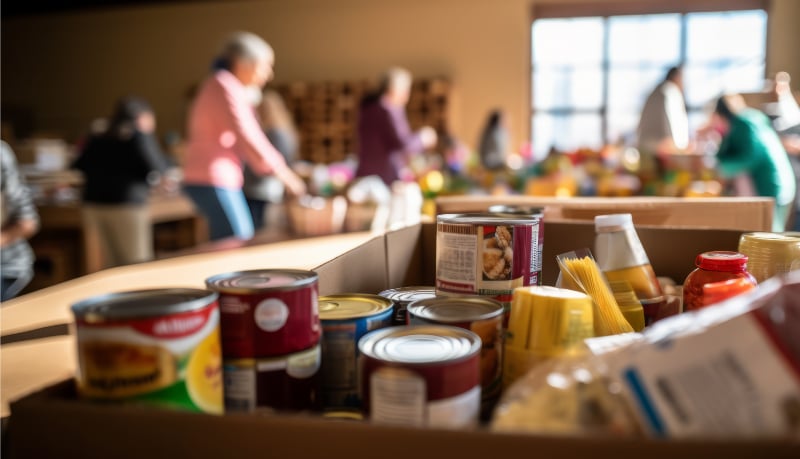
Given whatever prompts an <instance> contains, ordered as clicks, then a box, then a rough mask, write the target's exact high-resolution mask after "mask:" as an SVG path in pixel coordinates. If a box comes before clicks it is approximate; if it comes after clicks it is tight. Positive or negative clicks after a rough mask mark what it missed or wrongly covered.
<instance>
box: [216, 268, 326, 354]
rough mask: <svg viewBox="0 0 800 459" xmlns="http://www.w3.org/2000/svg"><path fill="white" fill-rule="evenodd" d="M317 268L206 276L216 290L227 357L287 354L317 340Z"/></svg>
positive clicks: (311, 344) (318, 337)
mask: <svg viewBox="0 0 800 459" xmlns="http://www.w3.org/2000/svg"><path fill="white" fill-rule="evenodd" d="M318 277H319V276H318V275H317V273H315V272H313V271H301V270H290V269H263V270H255V271H241V272H232V273H226V274H219V275H216V276H213V277H210V278H208V279H206V285H207V286H208V288H209V289H211V290H215V291H217V292H219V304H220V316H221V335H222V354H223V357H224V358H225V359H252V358H262V357H273V356H285V355H288V354H291V353H294V352H299V351H302V350H305V349H309V348H312V347H314V346H316V345H317V344H318V343H319V340H320V335H321V328H320V323H319V309H318V306H317V297H318V293H317V281H318Z"/></svg>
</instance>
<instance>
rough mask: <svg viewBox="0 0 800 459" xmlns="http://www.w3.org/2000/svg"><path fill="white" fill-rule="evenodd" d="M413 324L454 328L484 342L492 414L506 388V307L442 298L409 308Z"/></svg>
mask: <svg viewBox="0 0 800 459" xmlns="http://www.w3.org/2000/svg"><path fill="white" fill-rule="evenodd" d="M408 317H409V324H411V325H425V324H440V325H451V326H454V327H459V328H463V329H466V330H470V331H472V332H474V333H475V334H476V335H478V336H479V337H480V338H481V343H482V344H481V388H482V394H483V412H484V413H486V414H490V412H491V408H492V405H493V404H494V402H495V401H496V400H497V398H498V397H499V396H500V390H501V388H502V368H503V366H502V358H503V305H502V304H500V302H499V301H495V300H492V299H489V298H482V297H446V298H445V297H438V298H430V299H424V300H418V301H415V302H413V303H411V304H410V305H408Z"/></svg>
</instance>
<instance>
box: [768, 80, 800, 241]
mask: <svg viewBox="0 0 800 459" xmlns="http://www.w3.org/2000/svg"><path fill="white" fill-rule="evenodd" d="M791 81H792V78H791V76H790V75H789V74H788V73H786V72H778V73H777V74H775V85H774V87H773V95H774V96H775V102H774V103H771V104H768V105H767V106H766V107H765V110H764V111H765V113H767V114H768V115H769V116H770V117H771V118H772V125H773V126H774V127H775V130H776V131H777V132H778V135H779V136H780V138H781V141H782V142H783V147H784V148H785V149H786V153H788V154H789V160H790V162H791V163H792V168H793V169H794V176H795V183H797V184H798V185H800V106H798V103H797V98H796V97H795V95H794V93H793V92H792V88H791V86H790V82H791ZM792 218H793V219H794V222H793V223H792V224H791V225H790V227H791V229H792V230H794V231H800V195H798V196H797V197H796V198H795V205H794V211H793V212H792Z"/></svg>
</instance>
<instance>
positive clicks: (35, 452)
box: [5, 223, 800, 459]
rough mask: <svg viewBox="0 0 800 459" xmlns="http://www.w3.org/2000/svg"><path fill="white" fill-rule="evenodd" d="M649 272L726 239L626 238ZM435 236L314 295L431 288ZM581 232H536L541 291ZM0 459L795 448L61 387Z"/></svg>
mask: <svg viewBox="0 0 800 459" xmlns="http://www.w3.org/2000/svg"><path fill="white" fill-rule="evenodd" d="M637 230H638V232H639V235H640V238H641V239H642V242H643V244H644V246H645V248H646V250H647V251H648V254H649V255H650V258H651V261H652V263H653V266H654V268H655V270H656V272H657V273H658V274H659V275H662V276H669V277H673V278H674V279H675V280H676V281H678V282H681V281H682V280H683V277H684V276H685V275H686V274H688V273H689V272H690V271H691V270H692V269H693V268H694V266H693V260H694V256H695V255H696V254H697V253H700V252H703V251H707V250H716V249H727V250H732V249H735V248H736V246H737V243H738V238H739V235H740V233H739V232H737V231H730V230H702V229H694V230H692V229H667V228H655V227H639V228H637ZM435 236H436V229H435V225H432V224H425V225H421V226H414V227H410V228H405V229H402V230H399V231H395V232H390V233H387V234H385V235H381V236H377V237H375V238H373V239H371V240H369V241H368V242H366V243H364V244H362V245H360V246H358V247H356V248H354V249H352V250H350V251H347V252H346V253H343V254H341V255H339V256H337V257H335V258H333V259H332V260H329V261H327V262H325V263H323V264H322V265H320V266H318V267H317V268H316V270H317V271H318V272H319V274H320V293H321V294H331V293H337V292H373V293H374V292H378V291H380V290H383V289H385V288H388V287H398V286H402V285H412V284H431V283H432V282H433V279H434V264H435V263H434V262H435V253H436V251H435ZM593 240H594V228H593V226H592V225H591V224H586V223H547V224H546V225H545V240H544V243H545V246H544V247H545V249H544V261H545V263H544V281H545V283H550V284H551V283H552V281H553V280H554V279H555V275H556V265H555V261H554V257H555V255H556V254H558V253H561V252H565V251H568V250H572V249H576V248H581V247H591V246H592V243H593ZM11 413H12V414H11V419H10V425H9V431H8V436H7V438H6V442H5V443H6V445H5V446H6V447H7V448H8V449H7V451H6V452H7V453H8V457H12V458H26V457H37V458H38V457H85V458H93V457H98V458H100V457H103V458H106V457H118V458H127V457H130V458H134V457H135V458H142V457H148V458H153V457H170V458H174V457H194V458H215V459H216V458H220V457H233V456H237V457H251V456H256V455H257V456H264V457H276V458H283V457H293V458H294V457H300V458H305V457H307V458H318V457H344V456H346V457H353V456H355V457H364V456H367V455H376V456H379V457H381V458H404V459H406V458H407V457H409V456H410V455H413V456H414V457H419V458H423V457H436V458H442V457H458V458H481V459H485V458H491V457H521V456H536V457H560V458H579V457H580V458H585V457H614V458H616V459H624V458H636V459H640V458H641V457H647V458H652V459H655V458H662V457H663V458H669V459H675V458H676V457H680V458H682V459H685V458H709V457H715V458H716V457H721V458H726V459H733V458H751V457H770V458H783V457H785V458H790V457H792V458H797V457H800V443H790V442H781V441H752V440H750V441H745V440H740V439H730V440H702V441H701V440H694V441H655V440H643V439H638V440H632V439H626V440H620V439H613V438H596V437H595V438H585V437H552V436H541V435H524V434H498V433H493V432H489V431H488V430H486V429H478V430H469V431H464V430H460V431H459V430H441V429H422V428H404V427H392V426H381V425H373V424H369V423H362V422H355V421H335V420H329V419H323V418H320V417H315V416H309V415H276V416H263V415H261V416H255V415H253V416H247V415H225V416H212V415H199V414H190V413H181V412H171V411H163V410H157V409H152V408H143V407H135V406H117V405H100V404H92V403H86V402H82V401H79V400H77V398H76V394H75V387H74V383H73V382H72V381H64V382H62V383H60V384H57V385H55V386H52V387H49V388H47V389H45V390H43V391H40V392H38V393H35V394H33V395H30V396H28V397H25V398H23V399H21V400H19V401H17V402H15V403H13V404H12V405H11Z"/></svg>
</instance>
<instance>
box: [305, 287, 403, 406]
mask: <svg viewBox="0 0 800 459" xmlns="http://www.w3.org/2000/svg"><path fill="white" fill-rule="evenodd" d="M319 315H320V320H321V321H322V404H323V406H324V408H325V409H326V410H338V409H348V408H350V409H360V408H361V397H360V396H359V393H358V340H359V339H361V337H362V336H364V335H365V334H366V333H367V332H368V331H371V330H375V329H378V328H384V327H388V326H390V325H391V319H392V302H391V300H389V299H387V298H384V297H382V296H378V295H367V294H354V293H347V294H340V295H328V296H323V297H320V299H319Z"/></svg>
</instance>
